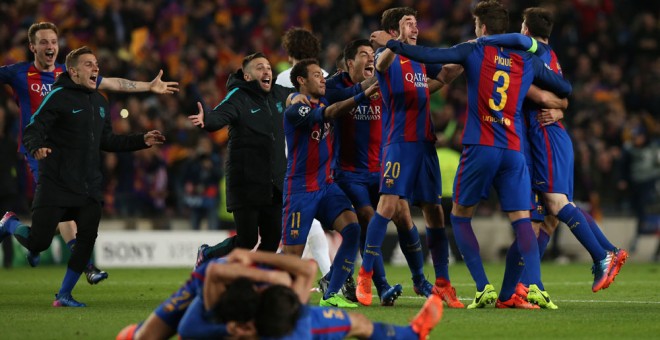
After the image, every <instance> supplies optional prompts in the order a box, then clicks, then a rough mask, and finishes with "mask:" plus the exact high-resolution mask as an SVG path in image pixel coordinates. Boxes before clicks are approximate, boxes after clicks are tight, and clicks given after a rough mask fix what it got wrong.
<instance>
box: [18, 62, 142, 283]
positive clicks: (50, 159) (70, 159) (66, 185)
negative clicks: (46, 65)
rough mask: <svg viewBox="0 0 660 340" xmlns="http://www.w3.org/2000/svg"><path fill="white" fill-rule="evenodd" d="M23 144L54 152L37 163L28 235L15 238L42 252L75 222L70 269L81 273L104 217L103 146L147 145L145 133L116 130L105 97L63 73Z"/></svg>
mask: <svg viewBox="0 0 660 340" xmlns="http://www.w3.org/2000/svg"><path fill="white" fill-rule="evenodd" d="M23 144H24V145H25V147H26V149H27V151H28V152H29V153H30V154H31V155H34V153H35V151H37V150H38V149H40V148H50V149H51V150H52V152H51V153H50V154H49V155H48V156H47V157H46V158H44V159H42V160H40V161H39V180H38V183H37V189H36V192H35V197H34V202H33V205H32V209H33V211H32V228H31V231H30V235H29V237H28V238H23V237H20V235H16V238H17V239H18V240H19V242H21V244H23V245H24V246H25V247H26V248H28V249H29V250H30V251H31V252H33V253H37V252H41V251H43V250H46V249H47V248H48V247H49V245H50V243H51V241H52V238H53V235H54V233H55V229H56V227H57V224H58V223H59V222H60V221H69V220H73V221H75V222H76V224H77V226H78V233H77V235H76V246H75V248H74V251H73V254H72V256H71V259H70V260H69V268H71V269H72V270H74V271H76V272H82V271H83V269H84V268H85V265H87V263H88V261H89V258H90V257H91V255H92V250H93V248H94V243H95V242H96V235H97V232H98V227H99V222H100V220H101V203H102V200H103V189H102V185H103V174H102V172H101V150H103V151H134V150H140V149H145V148H147V147H148V146H147V145H146V144H145V143H144V135H143V134H135V135H126V136H122V135H115V134H113V133H112V126H111V122H110V110H109V107H108V101H107V100H106V99H105V97H103V96H102V95H101V94H100V93H99V92H98V91H96V90H92V89H88V88H86V87H84V86H81V85H77V84H75V83H74V82H73V81H72V80H71V78H70V77H69V75H68V73H63V74H62V75H60V76H59V77H58V79H57V81H56V82H55V84H53V90H52V91H51V92H50V93H49V94H48V95H47V97H46V98H45V99H44V101H43V103H42V104H41V106H40V107H39V109H38V110H37V111H36V112H35V113H34V115H33V116H32V120H31V122H30V124H29V125H28V126H27V127H26V129H25V132H24V134H23Z"/></svg>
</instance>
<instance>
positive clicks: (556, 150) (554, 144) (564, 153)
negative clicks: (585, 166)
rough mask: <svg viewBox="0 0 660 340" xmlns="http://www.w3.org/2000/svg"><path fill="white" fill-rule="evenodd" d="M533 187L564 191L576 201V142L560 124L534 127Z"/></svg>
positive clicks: (530, 137) (530, 139)
mask: <svg viewBox="0 0 660 340" xmlns="http://www.w3.org/2000/svg"><path fill="white" fill-rule="evenodd" d="M528 136H529V141H530V144H531V153H532V164H533V165H532V167H533V170H532V172H531V178H532V188H533V189H534V190H537V191H540V192H548V193H560V194H565V195H566V196H568V200H569V201H573V178H574V177H573V167H574V156H573V143H572V142H571V137H570V136H569V135H568V133H567V132H566V130H564V129H562V128H561V127H559V126H556V125H550V126H547V127H532V128H531V129H530V131H529V134H528Z"/></svg>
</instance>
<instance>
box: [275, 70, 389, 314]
mask: <svg viewBox="0 0 660 340" xmlns="http://www.w3.org/2000/svg"><path fill="white" fill-rule="evenodd" d="M291 82H292V83H293V84H294V85H295V87H296V90H298V91H299V92H300V93H301V94H304V95H306V96H308V97H309V98H310V102H311V104H312V106H311V107H310V106H308V105H306V104H295V105H291V106H289V107H288V108H287V109H286V111H285V112H284V133H285V135H286V142H287V148H288V165H287V173H286V176H285V181H284V187H285V193H284V208H283V211H284V212H283V218H282V224H283V226H282V227H283V235H282V250H283V252H284V253H286V254H296V255H298V256H300V255H302V252H303V249H304V247H305V240H306V239H307V235H308V233H309V229H310V225H311V223H312V220H313V219H314V218H316V219H318V220H319V221H320V222H321V224H322V225H324V226H332V228H333V229H335V230H337V231H338V232H339V233H340V234H341V236H342V243H341V246H339V249H338V250H337V254H336V256H335V259H334V261H333V263H332V267H331V269H330V274H329V277H330V280H329V284H328V288H327V290H326V291H325V292H324V294H323V298H322V299H321V306H331V307H349V308H353V307H357V305H356V304H354V303H350V302H347V301H345V300H344V299H342V298H341V297H340V296H338V295H336V293H337V292H338V291H339V289H340V288H341V287H342V285H343V284H344V282H345V281H346V278H347V277H348V276H349V275H350V274H351V273H352V272H353V263H354V261H355V256H356V255H357V251H358V243H359V238H360V226H359V225H358V223H357V217H356V216H355V212H354V210H353V208H352V206H351V202H350V201H349V200H348V198H347V197H346V195H345V194H344V193H343V192H342V191H341V189H340V188H339V186H337V184H336V183H334V182H333V181H332V178H331V177H330V159H331V158H332V152H333V149H332V144H333V142H332V140H333V136H334V133H333V131H332V129H333V123H332V121H331V120H333V119H335V118H338V117H340V116H341V115H344V114H346V113H348V112H349V111H350V110H351V109H352V108H354V107H355V105H356V104H357V103H360V102H361V101H362V100H364V98H365V97H368V96H370V95H372V94H374V93H375V92H376V90H377V86H375V85H372V86H370V87H369V88H367V90H366V91H365V92H364V93H360V94H358V95H356V96H355V97H353V98H349V99H346V100H343V101H341V102H337V103H334V104H332V105H330V106H328V102H327V101H326V99H325V98H324V97H323V96H324V94H325V79H324V78H323V73H322V72H321V67H320V66H319V65H318V61H316V60H315V59H304V60H302V61H300V62H298V63H297V64H296V66H294V67H293V70H292V71H291Z"/></svg>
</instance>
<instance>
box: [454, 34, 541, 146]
mask: <svg viewBox="0 0 660 340" xmlns="http://www.w3.org/2000/svg"><path fill="white" fill-rule="evenodd" d="M534 58H535V57H534V56H533V55H532V54H530V53H527V52H523V51H518V50H513V49H507V48H502V47H497V46H494V45H486V44H483V43H479V42H478V43H476V46H475V47H474V48H473V50H472V53H471V54H470V55H469V56H468V58H467V59H466V61H465V63H464V65H463V66H464V67H465V73H466V77H467V81H468V103H469V104H468V115H467V118H466V122H465V129H464V131H463V144H464V145H485V146H494V147H498V148H505V149H511V150H516V151H520V150H521V146H520V143H521V136H522V135H523V132H524V130H523V127H522V119H521V109H522V103H523V100H524V98H525V95H526V93H527V91H528V90H529V87H530V86H531V84H532V82H533V81H534V77H535V69H534V68H538V67H540V66H539V63H540V60H538V59H534Z"/></svg>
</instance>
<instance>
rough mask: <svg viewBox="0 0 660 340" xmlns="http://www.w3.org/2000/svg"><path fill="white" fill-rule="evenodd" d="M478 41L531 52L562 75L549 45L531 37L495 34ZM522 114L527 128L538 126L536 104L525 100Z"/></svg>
mask: <svg viewBox="0 0 660 340" xmlns="http://www.w3.org/2000/svg"><path fill="white" fill-rule="evenodd" d="M479 39H480V40H482V41H483V42H484V43H488V44H493V45H497V46H504V47H509V48H514V49H521V50H526V51H529V52H533V53H534V54H535V55H536V56H537V57H539V58H541V61H543V62H544V63H545V64H546V65H547V67H548V68H550V69H551V70H552V71H553V72H555V73H557V74H559V75H560V76H563V75H564V74H563V73H562V71H561V65H559V59H557V55H556V54H555V51H553V50H552V48H551V47H550V46H549V45H547V44H544V43H542V42H537V41H536V40H534V39H532V38H531V37H528V36H526V35H523V34H520V33H508V34H495V35H491V36H487V37H482V38H479ZM523 112H524V113H523V117H524V118H525V122H526V123H527V126H530V125H533V126H538V125H540V124H539V123H538V121H537V119H536V116H537V115H538V113H539V106H538V104H536V103H534V102H532V101H530V100H525V102H524V103H523ZM548 126H556V127H558V128H561V129H564V126H563V125H562V124H561V122H555V123H552V124H550V125H548Z"/></svg>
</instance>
